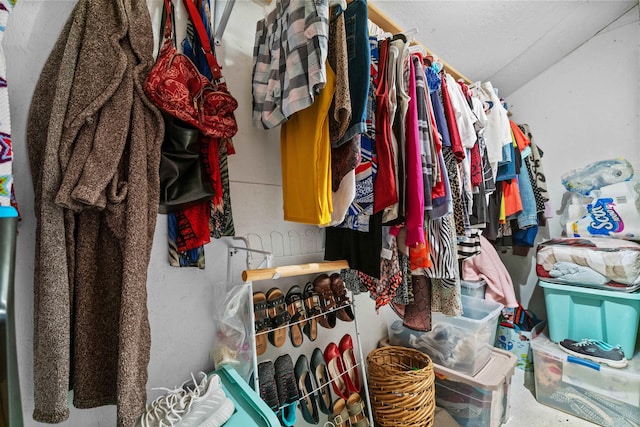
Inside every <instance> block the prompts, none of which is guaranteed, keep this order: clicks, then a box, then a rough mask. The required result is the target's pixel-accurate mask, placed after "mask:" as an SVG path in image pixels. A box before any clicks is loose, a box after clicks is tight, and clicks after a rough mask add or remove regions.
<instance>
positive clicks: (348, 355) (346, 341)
mask: <svg viewBox="0 0 640 427" xmlns="http://www.w3.org/2000/svg"><path fill="white" fill-rule="evenodd" d="M339 350H340V354H341V355H342V363H343V366H344V370H345V371H346V372H347V375H345V377H347V380H348V381H345V382H346V383H347V387H348V389H349V391H350V392H352V393H358V392H360V375H359V373H358V365H357V363H356V357H355V354H353V340H352V339H351V335H349V334H346V335H345V336H343V337H342V339H341V340H340V345H339Z"/></svg>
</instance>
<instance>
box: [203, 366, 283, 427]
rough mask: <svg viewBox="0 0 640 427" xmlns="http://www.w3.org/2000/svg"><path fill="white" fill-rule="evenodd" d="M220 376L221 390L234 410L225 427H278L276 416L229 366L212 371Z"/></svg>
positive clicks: (278, 422)
mask: <svg viewBox="0 0 640 427" xmlns="http://www.w3.org/2000/svg"><path fill="white" fill-rule="evenodd" d="M214 373H215V374H218V376H220V381H221V382H222V389H223V390H224V392H225V393H226V395H227V397H228V398H229V399H231V400H232V401H233V404H234V405H235V407H236V409H235V411H234V413H233V415H232V416H231V418H229V421H227V422H226V423H225V427H248V426H251V427H254V426H255V427H279V426H280V421H279V420H278V417H277V416H276V414H275V413H274V412H273V411H272V410H271V408H269V407H268V406H267V404H266V403H264V401H263V400H262V399H261V398H260V396H259V395H258V394H257V393H256V392H255V391H254V390H253V389H252V388H251V387H249V384H247V383H246V381H245V380H243V379H242V377H241V376H240V375H239V374H238V373H237V372H236V370H235V369H233V368H232V367H230V366H222V367H221V368H220V369H217V370H216V371H214Z"/></svg>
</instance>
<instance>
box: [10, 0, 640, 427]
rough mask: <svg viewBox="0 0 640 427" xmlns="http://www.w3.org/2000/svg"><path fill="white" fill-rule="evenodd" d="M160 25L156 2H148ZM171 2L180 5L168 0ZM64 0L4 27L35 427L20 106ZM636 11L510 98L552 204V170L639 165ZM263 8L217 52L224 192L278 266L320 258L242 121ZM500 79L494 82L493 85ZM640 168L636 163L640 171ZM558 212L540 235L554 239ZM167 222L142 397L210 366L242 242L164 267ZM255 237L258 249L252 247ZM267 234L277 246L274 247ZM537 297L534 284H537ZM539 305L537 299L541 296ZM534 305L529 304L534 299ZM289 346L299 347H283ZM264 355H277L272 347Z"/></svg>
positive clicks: (369, 339) (102, 413) (250, 8)
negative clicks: (217, 314)
mask: <svg viewBox="0 0 640 427" xmlns="http://www.w3.org/2000/svg"><path fill="white" fill-rule="evenodd" d="M149 3H152V4H153V6H152V9H153V11H154V13H153V16H154V17H155V18H156V21H157V16H158V14H157V5H158V3H159V1H158V0H149ZM176 3H178V2H176ZM73 4H74V1H73V0H64V1H29V0H21V1H19V2H18V4H17V6H16V8H15V9H14V11H13V13H12V16H11V20H10V23H9V28H8V31H7V33H6V35H5V41H4V43H5V49H6V53H7V56H8V78H9V84H10V96H11V112H12V122H13V144H14V157H15V164H14V168H15V174H16V191H17V196H18V199H19V202H20V206H21V211H22V215H23V221H22V225H21V228H20V235H19V237H18V265H17V268H16V311H17V312H16V318H17V323H18V325H17V335H18V359H19V363H20V365H19V370H20V381H21V386H22V400H23V406H24V418H25V424H26V425H27V426H31V425H39V424H38V423H35V422H33V421H32V420H31V412H32V410H33V397H32V395H33V385H32V381H33V379H32V376H33V375H32V345H33V342H32V326H33V324H32V317H33V312H32V304H33V285H32V283H33V282H32V278H33V253H34V234H35V220H34V216H33V190H32V186H31V178H30V174H29V170H28V162H27V153H26V148H25V141H24V135H25V127H26V120H27V111H28V108H29V103H30V99H31V95H32V93H33V88H34V86H35V84H36V81H37V79H38V76H39V73H40V70H41V68H42V65H43V64H44V61H45V60H46V58H47V56H48V53H49V51H50V50H51V47H52V46H53V44H54V42H55V40H56V39H57V36H58V34H59V31H60V29H61V28H62V26H63V24H64V21H65V19H66V17H67V16H68V14H69V13H70V11H71V9H72V7H73ZM637 9H638V8H636V9H635V10H634V11H633V12H632V13H630V14H628V16H626V17H624V18H623V19H621V20H619V21H618V22H617V23H615V24H613V25H612V26H611V28H610V29H609V30H608V31H606V32H603V33H602V34H600V35H598V36H597V37H595V38H594V39H593V40H591V41H590V42H588V43H586V44H585V45H584V46H582V47H581V48H579V49H578V50H576V51H575V52H573V53H572V54H571V55H569V56H568V57H567V58H565V59H564V60H562V61H561V62H559V63H558V64H556V65H555V66H553V67H552V68H550V69H549V70H548V71H547V72H546V73H544V74H542V75H540V76H539V77H537V78H536V79H535V80H533V81H531V82H530V83H528V84H527V85H525V86H524V87H522V88H521V89H520V90H518V91H516V92H515V93H513V94H512V95H511V96H510V97H509V99H508V101H509V103H510V104H511V105H512V111H513V112H514V113H515V115H514V119H515V120H516V121H523V122H527V123H529V124H530V125H531V127H532V130H533V132H534V134H535V138H536V142H537V143H538V144H539V145H540V146H541V147H542V148H543V149H544V151H545V157H544V165H545V170H546V173H547V178H548V181H549V183H550V191H551V195H552V201H553V204H554V206H555V207H556V208H557V207H558V205H559V201H560V198H561V195H562V191H561V188H560V184H559V182H560V181H559V177H560V175H561V174H562V173H564V172H566V171H567V170H568V169H571V168H575V167H580V166H583V165H585V164H587V163H589V162H592V161H595V160H599V159H603V158H606V157H613V156H623V157H626V158H628V159H629V160H630V161H631V162H632V163H633V164H634V166H635V167H636V168H638V167H639V166H640V165H639V160H640V156H639V154H640V153H639V150H640V148H639V146H638V140H639V138H638V137H639V134H640V132H639V126H640V122H639V118H638V111H639V108H638V93H639V91H638V75H639V73H638V71H639V64H638V61H639V60H638V40H639V39H640V37H639V32H640V29H639V26H638V10H637ZM261 16H262V9H261V6H260V5H259V2H253V1H244V0H242V1H237V2H236V6H235V10H234V11H233V13H232V15H231V20H230V22H229V25H228V27H227V31H226V33H225V36H224V39H223V45H222V47H221V48H219V49H218V55H219V58H220V59H221V63H222V65H223V67H224V70H223V72H224V74H225V76H226V78H227V81H228V83H229V87H230V89H231V92H232V93H233V94H234V95H235V96H236V98H238V101H239V104H240V106H239V108H238V111H237V112H236V117H237V119H238V124H239V132H238V135H237V136H236V137H235V138H234V142H235V146H236V151H237V154H236V155H235V156H232V157H231V159H230V175H231V179H232V186H231V196H232V201H233V211H234V218H235V224H236V231H237V234H238V235H241V236H249V237H250V241H251V242H252V247H256V248H258V249H263V248H264V249H267V250H271V249H273V250H274V252H275V253H276V254H277V255H280V256H278V257H276V264H277V265H284V264H291V263H298V262H308V261H318V260H321V258H322V249H321V245H322V238H321V236H320V234H319V232H318V230H317V229H316V228H314V227H306V226H302V225H298V224H293V223H288V222H284V221H283V220H282V207H281V206H282V197H281V187H280V183H281V177H280V157H279V138H278V136H279V134H278V131H277V130H272V131H263V130H258V129H255V128H253V127H252V126H251V122H250V112H251V91H250V81H251V61H252V58H251V55H252V49H253V42H254V40H253V38H254V29H255V27H254V23H255V22H256V21H257V20H258V19H260V18H261ZM494 84H496V86H498V87H499V82H494ZM638 170H640V169H638ZM558 232H559V226H558V223H557V219H554V220H552V223H551V226H550V228H549V229H548V230H541V235H545V234H546V235H550V234H551V235H558ZM165 241H166V221H165V218H164V217H163V216H159V217H158V225H157V229H156V236H155V242H154V248H153V254H152V259H151V265H150V268H149V280H148V290H149V298H148V304H149V312H150V321H151V333H152V354H151V363H150V365H149V382H148V391H149V397H154V396H157V395H158V394H159V391H153V390H151V388H153V387H160V386H169V387H170V386H174V385H176V384H179V383H180V382H182V381H183V380H184V379H186V378H187V377H188V375H189V372H191V371H198V370H201V369H205V370H206V369H210V368H211V366H212V363H211V362H210V360H209V351H210V348H211V345H212V343H213V341H214V327H213V318H214V309H213V307H215V304H216V301H220V293H221V289H222V288H224V287H225V286H226V277H227V248H228V246H231V245H234V244H240V242H232V241H231V240H230V239H223V240H221V241H217V242H213V243H211V244H209V245H208V246H207V247H206V257H207V268H206V269H205V270H203V271H201V270H197V269H176V268H170V267H169V266H168V264H167V262H166V258H167V255H166V243H165ZM260 242H262V245H261V244H260ZM272 242H274V244H272ZM239 255H240V256H237V257H235V258H234V259H233V266H234V268H233V273H234V282H239V280H240V279H239V273H240V272H241V270H242V269H243V268H244V266H243V256H242V254H239ZM504 260H505V263H506V264H507V267H508V268H509V269H510V271H511V273H512V276H513V278H514V281H515V282H516V285H517V286H516V288H517V289H516V290H517V291H518V293H519V294H520V295H521V299H522V301H523V303H524V304H525V306H526V305H528V303H529V300H530V299H531V294H532V293H533V289H534V284H535V277H534V276H532V274H531V262H532V260H531V258H526V259H523V258H520V257H511V256H505V257H504ZM312 278H313V277H309V276H307V277H300V278H295V279H294V278H291V279H286V280H285V279H281V280H279V281H277V282H275V283H271V282H261V283H257V284H256V287H258V288H261V289H265V290H266V289H268V288H269V287H271V286H272V285H278V286H281V287H282V288H284V289H287V288H288V287H289V286H290V285H293V284H294V283H297V284H300V285H304V284H305V283H306V282H307V281H308V280H311V279H312ZM536 294H537V291H536ZM538 301H540V299H539V298H538ZM533 302H534V301H532V304H533ZM357 303H358V319H359V320H360V325H361V329H365V331H364V332H363V333H362V334H361V338H362V340H363V351H364V353H365V355H366V354H367V352H368V351H370V350H371V349H373V348H374V347H375V345H376V343H377V341H378V339H379V338H380V337H381V336H383V335H385V334H386V331H385V326H384V324H383V323H382V319H381V318H378V317H377V316H376V315H375V313H374V310H373V303H372V302H371V301H370V300H369V299H368V297H367V296H360V297H358V298H357ZM341 326H342V328H341V329H340V330H339V331H333V332H329V331H326V330H323V329H321V330H320V337H319V339H318V341H316V342H315V343H309V342H308V341H306V340H305V345H304V347H302V349H301V350H302V351H304V352H306V353H307V354H310V350H311V349H312V348H313V347H314V346H316V345H317V346H318V347H320V348H324V346H326V344H327V343H328V342H329V341H331V340H334V341H337V340H339V339H340V337H341V336H342V334H343V333H346V332H352V328H351V327H350V326H349V325H341ZM285 350H286V351H290V352H291V353H292V354H294V355H295V354H297V351H298V350H295V351H294V350H292V349H291V348H290V347H287V348H285ZM271 355H274V356H275V355H277V354H276V353H273V352H272V353H271ZM114 420H115V410H114V408H113V407H106V408H99V409H94V410H75V409H72V412H71V416H70V419H69V420H68V421H67V422H65V423H62V424H61V425H62V426H98V425H104V426H112V425H114Z"/></svg>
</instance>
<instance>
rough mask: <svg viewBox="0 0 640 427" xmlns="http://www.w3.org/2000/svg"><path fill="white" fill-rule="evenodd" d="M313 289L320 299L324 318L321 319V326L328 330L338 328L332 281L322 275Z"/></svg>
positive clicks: (317, 278)
mask: <svg viewBox="0 0 640 427" xmlns="http://www.w3.org/2000/svg"><path fill="white" fill-rule="evenodd" d="M313 289H314V290H315V291H316V293H317V294H318V296H319V297H320V307H321V308H322V313H324V316H320V317H319V322H320V324H321V325H322V326H323V327H325V328H327V329H333V328H334V327H335V326H336V312H335V311H334V308H335V307H336V301H335V299H334V298H333V292H332V291H331V279H330V278H329V276H328V275H326V274H321V275H319V276H318V277H316V279H315V280H314V281H313Z"/></svg>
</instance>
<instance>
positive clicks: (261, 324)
mask: <svg viewBox="0 0 640 427" xmlns="http://www.w3.org/2000/svg"><path fill="white" fill-rule="evenodd" d="M253 316H254V318H255V321H254V325H255V337H256V354H257V355H258V356H261V355H263V354H264V352H265V351H267V335H266V334H265V332H267V331H268V330H269V329H271V318H269V314H268V310H267V296H266V295H265V294H264V292H254V293H253Z"/></svg>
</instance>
